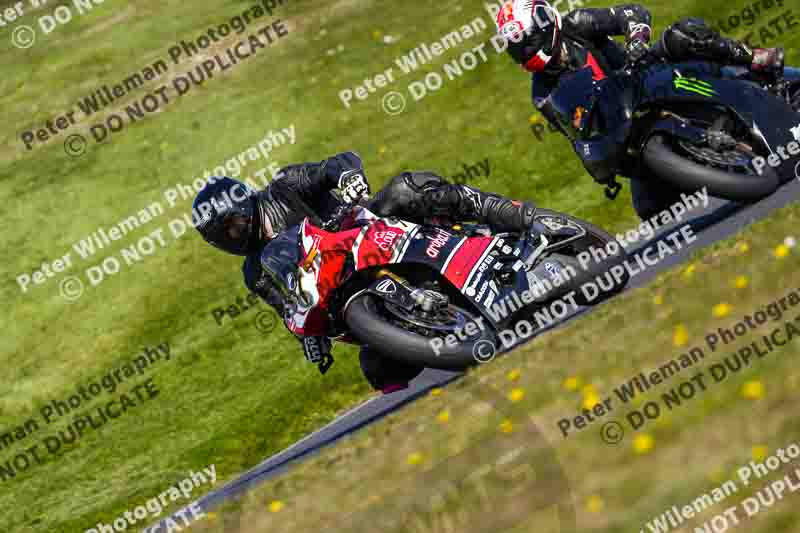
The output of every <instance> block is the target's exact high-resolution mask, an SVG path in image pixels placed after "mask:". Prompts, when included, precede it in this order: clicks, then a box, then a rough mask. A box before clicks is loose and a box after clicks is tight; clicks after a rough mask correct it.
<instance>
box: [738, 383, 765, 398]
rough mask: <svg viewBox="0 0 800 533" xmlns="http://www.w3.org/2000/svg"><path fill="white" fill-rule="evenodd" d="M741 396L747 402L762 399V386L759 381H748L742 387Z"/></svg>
mask: <svg viewBox="0 0 800 533" xmlns="http://www.w3.org/2000/svg"><path fill="white" fill-rule="evenodd" d="M742 396H743V397H745V398H747V399H748V400H760V399H761V398H763V397H764V384H763V383H761V382H760V381H748V382H746V383H745V384H744V385H742Z"/></svg>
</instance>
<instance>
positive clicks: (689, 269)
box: [683, 263, 697, 279]
mask: <svg viewBox="0 0 800 533" xmlns="http://www.w3.org/2000/svg"><path fill="white" fill-rule="evenodd" d="M696 270H697V266H696V265H694V263H693V264H691V265H689V266H688V267H686V270H684V271H683V277H684V278H687V279H688V278H691V277H692V275H693V274H694V273H695V271H696Z"/></svg>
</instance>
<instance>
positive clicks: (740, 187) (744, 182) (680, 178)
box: [642, 135, 780, 202]
mask: <svg viewBox="0 0 800 533" xmlns="http://www.w3.org/2000/svg"><path fill="white" fill-rule="evenodd" d="M642 161H643V162H644V165H645V167H646V168H647V169H648V170H649V171H650V172H651V173H652V174H653V175H654V176H655V177H656V178H657V179H658V180H660V181H662V182H666V183H669V184H670V185H672V186H674V187H675V188H676V189H678V190H679V191H685V192H694V191H698V190H701V189H702V188H703V187H707V188H708V194H710V195H711V196H716V197H718V198H725V199H727V200H733V201H735V202H755V201H757V200H760V199H761V198H764V197H765V196H769V195H770V194H772V193H773V192H775V191H776V190H777V189H778V187H779V186H780V179H779V178H778V175H777V173H776V172H775V171H774V170H773V169H772V168H770V167H767V168H765V169H764V173H763V174H762V175H757V174H755V173H748V174H743V173H736V172H726V171H724V170H721V169H718V168H714V167H711V166H706V165H703V164H700V163H696V162H695V161H692V160H691V159H689V157H688V155H684V154H682V153H679V152H678V151H676V148H675V147H674V146H673V145H672V143H671V142H670V139H669V138H668V137H667V136H665V135H653V136H652V137H651V138H650V140H649V141H647V145H645V147H644V151H643V152H642Z"/></svg>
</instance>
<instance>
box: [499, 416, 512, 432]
mask: <svg viewBox="0 0 800 533" xmlns="http://www.w3.org/2000/svg"><path fill="white" fill-rule="evenodd" d="M500 431H502V432H503V433H511V432H512V431H514V424H512V423H511V420H509V419H505V420H503V421H502V422H501V423H500Z"/></svg>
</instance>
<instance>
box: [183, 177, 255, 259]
mask: <svg viewBox="0 0 800 533" xmlns="http://www.w3.org/2000/svg"><path fill="white" fill-rule="evenodd" d="M256 203H257V199H256V193H255V191H254V190H253V189H251V188H250V187H248V186H247V185H245V184H244V183H242V182H240V181H236V180H234V179H231V178H224V177H223V178H215V177H212V178H209V180H208V183H207V184H206V185H205V187H203V189H202V190H201V191H200V192H199V193H197V196H196V197H195V199H194V203H193V204H192V210H193V212H194V216H195V228H197V231H199V232H200V235H202V236H203V239H205V240H206V242H208V243H209V244H211V245H213V246H216V247H217V248H219V249H220V250H224V251H226V252H228V253H231V254H235V255H247V254H248V253H250V252H253V251H255V250H256V249H257V247H258V242H259V236H260V233H261V232H260V230H259V227H258V226H259V222H258V209H257V205H256Z"/></svg>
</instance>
